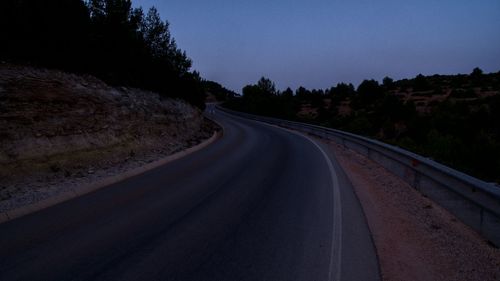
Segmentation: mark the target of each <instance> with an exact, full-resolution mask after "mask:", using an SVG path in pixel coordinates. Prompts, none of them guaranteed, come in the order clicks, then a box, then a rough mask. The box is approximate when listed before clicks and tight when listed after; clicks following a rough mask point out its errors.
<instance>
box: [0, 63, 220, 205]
mask: <svg viewBox="0 0 500 281" xmlns="http://www.w3.org/2000/svg"><path fill="white" fill-rule="evenodd" d="M215 130H218V128H217V126H216V125H215V124H213V123H212V122H211V121H208V120H206V119H205V118H204V117H203V114H202V112H201V111H200V110H199V109H197V108H195V107H193V106H191V105H189V104H187V103H185V102H183V101H180V100H175V99H169V98H162V97H160V96H159V95H158V94H156V93H152V92H148V91H143V90H139V89H130V88H124V87H120V88H117V87H111V86H109V85H107V84H105V83H104V82H102V81H101V80H98V79H97V78H94V77H91V76H78V75H74V74H68V73H64V72H60V71H55V70H47V69H38V68H32V67H25V66H16V65H10V64H1V65H0V211H4V210H9V209H13V208H16V207H19V206H22V205H26V204H30V203H33V202H36V201H38V200H41V199H44V198H47V197H50V196H51V195H55V194H57V193H59V192H62V191H63V190H64V189H66V188H68V187H70V186H75V185H80V184H82V183H87V182H92V181H93V180H95V179H98V178H102V177H106V176H110V175H115V174H117V173H121V172H124V171H126V170H128V169H132V168H135V167H138V166H141V165H144V164H146V163H148V162H152V161H154V160H157V159H159V158H162V157H164V156H167V155H170V154H172V153H175V152H178V151H180V150H183V149H186V148H188V147H190V146H193V145H195V144H198V143H200V142H202V141H203V140H205V139H207V138H209V137H211V136H212V135H213V133H214V131H215Z"/></svg>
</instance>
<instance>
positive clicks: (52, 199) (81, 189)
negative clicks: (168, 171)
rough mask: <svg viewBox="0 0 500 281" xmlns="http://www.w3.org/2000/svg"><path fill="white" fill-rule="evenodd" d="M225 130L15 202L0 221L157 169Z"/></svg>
mask: <svg viewBox="0 0 500 281" xmlns="http://www.w3.org/2000/svg"><path fill="white" fill-rule="evenodd" d="M222 134H223V132H222V131H214V133H213V134H212V136H211V137H210V138H208V139H206V140H204V141H202V142H201V143H199V144H197V145H195V146H192V147H189V148H187V149H184V150H181V151H178V152H176V153H173V154H171V155H168V156H166V157H163V158H161V159H157V160H154V161H152V162H149V163H145V164H143V165H140V166H139V167H134V168H130V169H127V170H125V171H122V172H120V173H117V174H112V175H108V176H105V177H101V178H95V177H94V178H90V179H89V182H87V183H83V184H78V185H74V186H64V185H61V186H60V189H61V190H60V192H59V193H55V194H54V195H53V196H49V197H47V198H44V199H41V200H36V199H35V200H34V201H33V202H26V203H25V204H23V202H15V204H16V205H15V206H16V207H13V208H10V209H7V210H4V211H2V212H0V223H4V222H7V221H10V220H13V219H16V218H19V217H22V216H25V215H28V214H31V213H34V212H37V211H40V210H43V209H45V208H48V207H50V206H54V205H56V204H59V203H62V202H65V201H68V200H71V199H73V198H76V197H79V196H82V195H85V194H87V193H90V192H93V191H96V190H99V189H101V188H104V187H106V186H109V185H112V184H115V183H118V182H121V181H123V180H126V179H128V178H131V177H134V176H137V175H140V174H142V173H145V172H147V171H149V170H152V169H155V168H157V167H159V166H162V165H165V164H168V163H170V162H173V161H175V160H177V159H180V158H182V157H185V156H187V155H189V154H191V153H194V152H196V151H198V150H201V149H203V148H205V147H207V146H208V145H210V144H212V143H213V142H215V141H216V140H217V139H219V138H220V137H221V136H222Z"/></svg>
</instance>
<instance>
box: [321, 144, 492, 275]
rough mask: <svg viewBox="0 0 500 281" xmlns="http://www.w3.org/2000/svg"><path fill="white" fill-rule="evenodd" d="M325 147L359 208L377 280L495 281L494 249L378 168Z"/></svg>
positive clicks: (347, 152)
mask: <svg viewBox="0 0 500 281" xmlns="http://www.w3.org/2000/svg"><path fill="white" fill-rule="evenodd" d="M329 144H330V147H331V149H332V151H333V152H334V153H335V155H336V157H337V159H338V161H339V163H340V165H341V166H342V168H343V169H344V171H345V172H346V174H347V176H348V177H349V179H350V180H351V182H352V184H353V186H354V189H355V192H356V194H357V196H358V198H359V200H360V202H361V204H362V206H363V210H364V212H365V215H366V217H367V221H368V224H369V227H370V230H371V232H372V235H373V239H374V242H375V246H376V248H377V253H378V256H379V262H380V268H381V273H382V277H383V280H405V281H412V280H426V281H427V280H500V249H498V248H495V247H494V246H492V245H491V244H489V243H488V242H487V241H485V239H483V238H482V237H481V236H480V235H479V234H478V233H476V232H475V231H474V230H472V229H471V228H469V227H468V226H466V225H464V224H463V223H461V222H460V221H458V220H457V218H455V217H454V216H453V215H452V214H450V213H449V212H448V211H446V210H445V209H443V208H441V207H440V206H438V205H437V204H435V203H434V202H433V201H431V200H430V199H428V198H426V197H424V196H423V195H422V194H420V193H419V192H418V191H416V190H415V189H413V188H412V187H410V186H409V185H408V184H406V183H405V182H404V181H402V180H401V179H399V178H397V177H396V176H395V175H393V174H391V173H390V172H388V171H387V170H386V169H384V168H383V167H381V166H380V165H378V164H376V163H375V162H373V161H371V160H369V159H367V158H365V157H364V156H362V155H360V154H357V153H356V152H353V151H351V150H347V149H344V148H343V147H342V146H340V145H338V144H336V143H333V142H329Z"/></svg>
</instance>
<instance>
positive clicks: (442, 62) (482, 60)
mask: <svg viewBox="0 0 500 281" xmlns="http://www.w3.org/2000/svg"><path fill="white" fill-rule="evenodd" d="M133 2H134V5H135V6H142V7H143V8H144V9H145V10H147V9H148V8H149V7H150V6H152V5H154V6H156V7H157V8H158V10H159V12H160V14H161V16H162V18H163V19H166V20H168V21H169V22H170V25H171V26H170V28H171V32H172V34H173V36H174V37H175V39H176V41H177V44H178V46H179V47H180V48H181V49H183V50H185V51H186V52H187V54H188V56H189V57H190V58H192V59H193V62H194V64H193V68H194V69H195V70H198V71H200V72H201V74H202V76H203V77H204V78H207V79H210V80H214V81H217V82H219V83H221V84H223V85H224V86H226V87H228V88H230V89H232V90H235V91H237V92H240V91H241V88H242V87H243V86H245V85H247V84H250V83H255V82H256V81H257V80H258V79H259V78H260V77H261V76H266V77H268V78H270V79H271V80H273V81H274V82H276V85H277V87H278V88H279V89H284V88H286V87H288V86H289V87H292V88H293V89H295V88H297V87H298V86H301V85H302V86H304V87H307V88H327V87H330V86H332V85H335V84H336V83H338V82H350V83H353V84H355V85H357V84H359V83H360V82H361V81H362V80H363V79H376V80H381V79H382V78H383V77H385V76H390V77H392V78H395V79H400V78H411V77H414V76H416V75H417V74H419V73H422V74H424V75H431V74H436V73H437V74H456V73H470V72H471V71H472V69H473V68H474V67H476V66H478V67H480V68H482V69H483V70H484V71H485V72H496V71H499V70H500V1H499V0H477V1H471V0H420V1H401V0H399V1H397V0H350V1H349V0H344V1H340V0H329V1H327V0H267V1H263V0H253V1H250V0H246V1H241V0H212V1H206V0H203V1H202V0H133Z"/></svg>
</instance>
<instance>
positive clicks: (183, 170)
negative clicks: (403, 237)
mask: <svg viewBox="0 0 500 281" xmlns="http://www.w3.org/2000/svg"><path fill="white" fill-rule="evenodd" d="M208 115H211V117H212V118H214V119H215V120H217V121H218V122H219V123H220V124H222V125H223V127H224V136H223V137H222V138H221V139H220V140H218V141H216V142H215V143H213V144H211V145H209V146H208V147H206V148H204V149H202V150H200V151H198V152H195V153H193V154H190V155H189V156H187V157H184V158H182V159H180V160H177V161H174V162H171V163H169V164H167V165H164V166H161V167H159V168H156V169H154V170H151V171H149V172H146V173H144V174H142V175H139V176H136V177H133V178H130V179H128V180H126V181H123V182H120V183H117V184H114V185H111V186H109V187H106V188H103V189H101V190H99V191H96V192H93V193H90V194H87V195H85V196H82V197H80V198H77V199H73V200H70V201H67V202H65V203H62V204H59V205H56V206H53V207H51V208H48V209H45V210H42V211H39V212H37V213H34V214H31V215H28V216H25V217H22V218H19V219H16V220H13V221H10V222H7V223H3V224H1V225H0V280H4V281H6V280H30V281H31V280H221V281H222V280H232V281H233V280H364V281H366V280H379V279H380V273H379V268H378V261H377V257H376V253H375V249H374V245H373V242H372V240H371V236H370V233H369V230H368V227H367V224H366V221H365V217H364V215H363V213H362V210H361V207H360V205H359V202H358V200H357V198H356V197H355V195H354V193H353V191H352V187H351V185H350V183H349V181H348V180H347V179H346V176H345V174H344V173H343V172H342V170H341V169H340V168H339V166H338V164H337V162H336V161H335V159H334V157H333V155H332V153H331V152H330V151H329V150H328V148H327V147H326V146H324V145H322V144H321V143H318V142H315V141H313V140H311V139H309V138H307V137H305V136H303V135H300V134H297V133H293V132H289V131H287V130H284V129H281V128H276V127H273V126H270V125H266V124H262V123H259V122H255V121H250V120H245V119H242V118H239V117H234V116H231V115H229V114H226V113H223V112H218V111H215V112H213V113H212V112H211V110H209V113H208Z"/></svg>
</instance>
